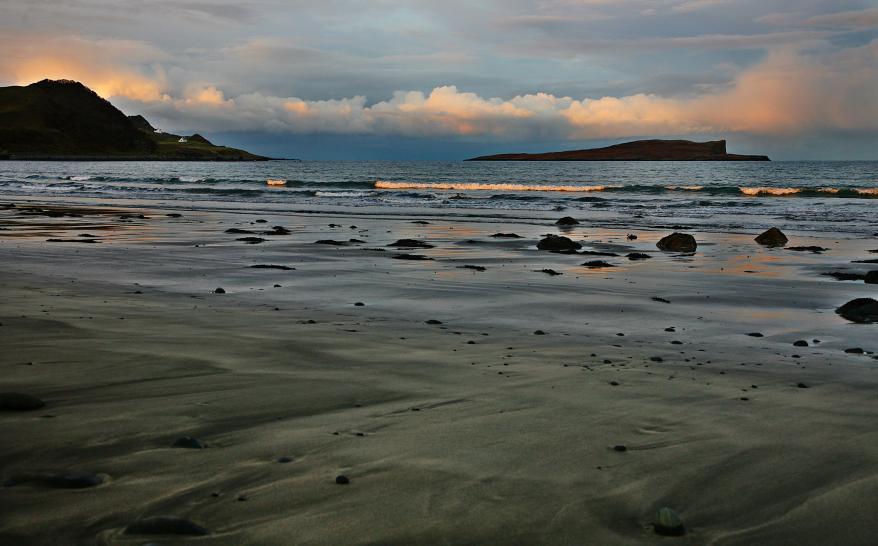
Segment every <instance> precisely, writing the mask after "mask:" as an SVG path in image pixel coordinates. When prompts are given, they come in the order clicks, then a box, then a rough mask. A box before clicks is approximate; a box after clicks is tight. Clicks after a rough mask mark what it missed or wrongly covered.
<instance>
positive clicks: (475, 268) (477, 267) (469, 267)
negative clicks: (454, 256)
mask: <svg viewBox="0 0 878 546" xmlns="http://www.w3.org/2000/svg"><path fill="white" fill-rule="evenodd" d="M458 269H472V270H473V271H485V268H484V267H482V266H480V265H461V266H458Z"/></svg>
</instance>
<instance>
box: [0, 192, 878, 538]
mask: <svg viewBox="0 0 878 546" xmlns="http://www.w3.org/2000/svg"><path fill="white" fill-rule="evenodd" d="M47 211H54V212H52V213H51V214H47ZM71 212H72V213H73V214H74V216H70V215H68V213H71ZM169 212H173V213H180V214H182V216H181V217H169V216H167V213H169ZM141 214H142V215H143V216H144V217H142V218H141V217H140V215H141ZM122 216H127V218H122ZM559 216H560V215H559ZM257 219H264V220H266V221H265V222H264V223H256V220H257ZM417 221H420V219H419V218H415V217H413V218H406V219H400V218H386V217H381V216H380V215H373V216H357V217H351V216H348V217H344V216H329V215H316V214H314V215H306V214H279V213H276V212H273V213H270V214H262V215H260V214H258V213H254V212H252V211H250V212H246V213H244V212H242V213H233V212H209V211H165V210H158V209H141V210H130V209H115V210H114V209H101V208H98V209H90V210H86V209H69V210H62V209H56V208H50V209H46V210H45V211H40V210H35V211H30V212H28V211H27V210H25V209H24V207H17V208H13V209H10V208H7V209H2V210H0V228H2V229H0V345H2V348H3V350H2V352H0V374H2V375H0V377H2V379H0V392H23V393H29V394H32V395H34V396H37V397H39V398H40V399H42V400H44V401H45V403H46V406H45V407H44V408H41V409H37V410H33V411H27V412H0V433H2V437H3V438H4V441H3V442H2V443H0V472H2V479H3V480H4V481H5V482H6V483H7V486H5V487H2V488H0V513H2V514H3V517H2V518H0V539H2V540H0V542H3V543H10V544H62V543H76V544H144V543H148V542H151V541H155V542H158V543H161V544H178V543H190V542H191V543H198V544H326V545H337V544H400V545H402V544H437V543H441V544H601V545H615V544H619V545H629V544H665V543H674V544H691V545H696V544H697V545H703V544H717V545H719V544H721V545H730V544H741V545H743V544H772V545H785V544H789V545H803V544H815V545H816V544H846V545H858V544H862V545H866V544H872V543H874V537H875V533H876V530H878V516H876V515H875V514H876V513H878V496H876V495H875V492H876V490H878V431H876V429H875V426H874V424H875V422H876V418H878V404H876V403H875V392H876V387H878V360H876V358H875V354H874V353H873V351H878V341H876V331H878V330H876V328H878V326H876V325H874V324H871V325H858V324H852V323H849V322H847V321H845V320H844V319H842V318H841V317H839V316H837V315H836V314H835V313H834V309H835V308H836V307H837V306H839V305H841V304H842V303H844V302H846V301H848V300H850V299H853V298H857V297H867V296H872V297H875V294H876V292H878V290H876V288H878V287H876V286H875V285H867V284H864V283H863V282H861V281H859V282H854V281H837V280H834V279H832V278H828V277H825V276H822V275H821V273H825V272H829V271H839V270H850V271H857V272H863V271H867V270H870V268H871V269H878V266H875V265H874V264H854V263H851V261H852V260H862V259H870V258H875V254H870V253H869V252H868V250H871V249H876V248H878V241H876V240H875V239H874V238H873V239H864V238H853V237H845V238H841V237H840V236H824V237H819V236H805V235H803V234H788V235H790V239H791V241H790V244H789V245H788V246H812V245H816V246H821V247H826V248H828V249H829V250H828V251H826V252H823V253H820V254H814V253H808V252H795V251H792V250H787V249H777V248H776V249H768V248H764V247H760V246H759V245H757V244H756V243H754V242H753V240H752V239H753V237H754V236H755V235H757V234H758V233H759V231H761V229H754V232H753V233H747V234H727V233H699V232H694V234H695V236H696V238H697V239H698V241H699V248H698V251H697V252H696V253H695V254H694V255H692V256H680V255H675V254H673V253H663V252H658V251H657V250H656V248H655V243H656V241H657V240H658V239H659V238H660V237H661V236H663V235H666V234H667V233H668V232H667V231H661V232H659V231H648V230H638V231H636V232H635V233H636V235H637V236H638V238H637V239H636V240H634V241H629V240H628V239H627V238H626V235H627V232H626V231H620V230H605V229H598V228H594V227H586V226H573V227H570V228H560V227H558V226H555V225H552V222H551V221H547V222H545V223H538V222H537V223H503V222H497V221H491V220H490V219H488V218H482V219H478V218H471V219H466V220H461V219H456V220H452V219H448V218H446V219H443V218H439V217H430V218H428V220H427V221H428V222H429V223H426V224H424V223H413V222H417ZM330 224H333V225H334V227H330ZM278 225H279V226H283V227H285V228H286V229H288V230H289V231H290V234H288V235H266V234H264V233H262V232H265V231H269V230H271V229H272V226H278ZM352 225H355V226H356V227H355V228H352V227H351V226H352ZM761 227H762V228H765V227H769V226H761ZM230 228H233V229H237V230H246V231H252V232H255V233H249V234H248V233H226V232H225V231H226V230H227V229H230ZM498 232H505V233H510V232H513V233H516V234H518V235H521V236H522V238H520V239H512V238H493V237H491V235H492V234H494V233H498ZM547 233H553V234H561V235H567V236H568V237H571V238H573V239H574V240H577V241H580V242H582V243H583V245H584V247H583V250H586V251H591V252H604V253H607V252H611V253H616V254H620V256H617V257H613V256H595V255H563V254H554V253H549V252H542V251H538V250H536V248H535V244H536V242H537V241H538V240H539V239H540V236H541V235H543V234H547ZM80 235H85V237H80ZM248 236H249V237H259V238H262V239H265V241H264V242H261V243H258V244H247V242H246V241H239V240H237V239H239V238H244V237H248ZM402 238H412V239H419V240H424V241H427V242H429V243H430V244H432V245H434V248H415V249H398V248H393V247H388V246H387V245H388V244H391V243H393V242H394V241H396V240H398V239H402ZM47 239H61V240H63V241H71V240H76V239H91V240H94V241H96V242H95V243H79V242H47ZM350 239H358V240H360V241H364V242H363V243H346V244H345V245H329V244H315V241H317V240H335V241H341V242H346V241H349V240H350ZM379 249H381V250H379ZM630 252H645V253H647V254H649V255H651V256H652V258H651V259H645V260H638V261H632V260H628V259H627V258H626V257H625V255H626V254H628V253H630ZM404 253H408V254H415V255H422V256H426V257H429V258H432V260H402V259H393V258H392V257H393V256H394V255H398V254H404ZM598 259H599V260H605V261H607V262H608V263H611V264H613V265H614V267H610V268H589V267H584V266H581V265H580V264H582V263H584V262H588V261H592V260H598ZM253 265H276V266H285V267H289V268H294V269H288V270H286V269H278V268H253V267H251V266H253ZM465 265H471V266H479V267H483V268H484V271H479V270H476V269H472V268H463V267H462V266H465ZM543 269H553V270H555V271H556V272H559V273H562V274H561V275H549V274H546V273H544V272H542V270H543ZM276 285H279V286H276ZM220 287H221V288H223V290H224V292H225V293H221V294H220V293H214V291H215V289H217V288H220ZM654 298H658V299H654ZM357 304H362V305H357ZM427 321H434V322H435V321H438V322H439V324H437V323H432V324H428V323H427ZM537 331H539V332H540V333H537ZM750 333H761V334H762V335H763V337H752V336H750V335H748V334H750ZM798 340H805V341H807V343H808V346H794V345H793V343H794V342H796V341H798ZM815 340H819V343H818V342H816V341H815ZM852 348H862V349H863V351H864V354H857V353H847V352H845V349H852ZM183 436H192V437H194V438H196V439H198V440H199V441H201V442H203V443H204V444H205V445H206V448H205V449H186V448H179V447H171V446H172V444H173V443H174V442H175V441H176V440H177V439H179V438H180V437H183ZM616 446H624V447H625V450H624V451H622V450H621V447H619V448H618V449H617V448H616ZM283 457H286V458H288V459H289V461H288V462H279V460H280V459H281V458H283ZM283 460H286V459H283ZM71 471H79V472H86V473H97V474H99V475H100V476H101V478H102V480H103V483H101V484H100V485H97V486H95V487H86V488H81V489H65V488H59V487H57V486H56V485H52V483H48V482H45V481H40V480H34V479H25V478H27V477H33V476H47V475H53V474H57V473H63V472H71ZM339 475H344V476H346V477H347V478H349V482H350V483H348V484H345V485H339V484H337V483H336V477H337V476H339ZM665 506H667V507H671V508H673V509H674V510H676V511H677V512H678V513H679V514H680V516H681V517H682V518H683V520H684V522H685V525H686V528H687V531H688V532H687V534H686V535H685V536H682V537H660V536H657V535H656V534H655V533H654V532H653V526H652V523H653V522H654V519H655V512H656V511H657V510H658V509H659V508H661V507H665ZM160 515H171V516H177V517H181V518H186V519H188V520H190V521H192V522H194V523H196V524H198V525H200V526H203V527H204V528H206V529H207V530H208V531H209V533H210V534H208V535H207V536H203V537H197V538H188V537H181V536H170V537H168V536H158V537H152V536H145V535H139V534H126V533H125V530H126V528H127V527H128V526H129V525H130V524H131V523H133V522H134V521H136V520H138V519H140V518H144V517H150V516H160Z"/></svg>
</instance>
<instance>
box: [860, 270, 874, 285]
mask: <svg viewBox="0 0 878 546" xmlns="http://www.w3.org/2000/svg"><path fill="white" fill-rule="evenodd" d="M863 280H864V281H866V284H878V270H875V271H869V272H868V273H866V276H865V277H863Z"/></svg>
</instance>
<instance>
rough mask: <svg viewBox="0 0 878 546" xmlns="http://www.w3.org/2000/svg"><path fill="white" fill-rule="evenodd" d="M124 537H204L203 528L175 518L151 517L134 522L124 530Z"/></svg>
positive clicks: (207, 532) (206, 533)
mask: <svg viewBox="0 0 878 546" xmlns="http://www.w3.org/2000/svg"><path fill="white" fill-rule="evenodd" d="M125 534H126V535H185V536H205V535H208V534H210V532H209V531H208V530H207V529H205V528H204V527H202V526H200V525H198V524H195V523H192V522H191V521H189V520H187V519H183V518H178V517H177V516H153V517H149V518H143V519H140V520H138V521H135V522H134V523H132V524H131V525H129V526H128V527H127V528H126V529H125Z"/></svg>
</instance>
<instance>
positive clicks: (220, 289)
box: [213, 288, 226, 294]
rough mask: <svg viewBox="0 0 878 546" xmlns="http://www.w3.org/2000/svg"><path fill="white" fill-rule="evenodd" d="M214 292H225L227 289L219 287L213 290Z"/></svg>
mask: <svg viewBox="0 0 878 546" xmlns="http://www.w3.org/2000/svg"><path fill="white" fill-rule="evenodd" d="M213 293H214V294H225V293H226V291H225V289H224V288H217V289H216V290H214V291H213Z"/></svg>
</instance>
